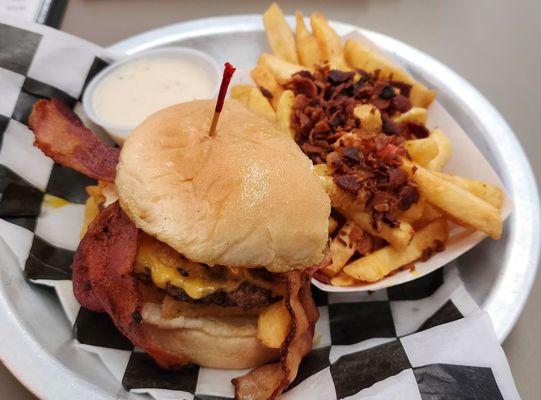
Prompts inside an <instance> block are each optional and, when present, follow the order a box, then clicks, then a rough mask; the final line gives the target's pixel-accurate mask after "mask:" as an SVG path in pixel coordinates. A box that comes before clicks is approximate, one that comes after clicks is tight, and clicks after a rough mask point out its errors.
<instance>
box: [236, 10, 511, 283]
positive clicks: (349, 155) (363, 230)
mask: <svg viewBox="0 0 541 400" xmlns="http://www.w3.org/2000/svg"><path fill="white" fill-rule="evenodd" d="M264 21H265V28H266V31H267V36H268V39H269V43H270V45H271V46H270V47H271V49H272V52H273V54H261V56H260V57H259V60H258V64H257V66H256V67H255V68H254V70H253V71H252V77H253V78H254V81H255V83H256V85H257V88H256V87H250V86H249V85H242V91H243V93H248V92H250V91H253V90H256V91H258V92H260V93H261V94H262V96H261V98H262V99H265V100H266V103H267V104H266V105H263V104H257V106H256V105H255V104H256V103H255V102H247V101H244V104H245V105H246V106H247V107H248V108H250V109H251V110H253V111H254V112H256V113H258V114H260V115H270V114H271V111H269V110H273V111H274V113H272V116H273V119H274V121H275V123H276V124H277V125H278V127H279V128H280V129H281V131H282V132H284V134H286V135H288V136H290V137H291V138H292V139H294V140H295V142H296V143H297V144H298V146H299V147H300V148H301V149H302V151H303V152H304V153H305V154H306V155H307V156H308V157H309V158H310V159H311V160H312V162H313V163H314V165H315V167H316V171H317V172H318V173H319V175H320V178H321V184H322V185H323V187H324V188H325V190H326V192H327V194H328V195H329V197H330V199H331V205H332V207H333V214H334V215H338V216H339V217H338V218H333V220H332V221H334V222H333V225H334V226H333V229H332V230H330V236H331V246H330V249H331V256H332V264H331V265H330V266H328V267H324V268H322V269H321V270H319V271H317V272H316V275H315V276H316V278H318V279H319V280H321V281H323V282H325V283H330V284H333V285H336V286H352V285H360V284H362V283H372V282H376V281H378V280H381V279H383V278H384V277H385V276H388V275H390V274H393V273H395V272H396V271H398V270H400V269H403V268H409V269H411V268H414V264H413V263H414V262H415V261H417V260H426V259H428V258H429V257H430V256H431V255H432V254H433V253H434V252H438V251H442V250H444V249H445V243H446V241H447V239H448V236H449V235H448V232H449V227H448V225H449V223H455V224H458V225H460V226H463V227H466V228H468V229H474V230H480V231H482V232H484V233H485V234H487V235H488V236H490V237H492V238H494V239H498V238H499V237H500V235H501V231H502V218H501V209H502V206H503V198H504V196H503V192H502V190H501V189H500V188H498V187H496V186H494V185H490V184H487V183H484V182H480V181H477V180H473V179H468V178H462V177H457V176H453V175H448V174H445V173H443V172H441V171H442V170H443V168H444V167H445V164H446V163H447V162H448V161H449V159H450V158H451V155H452V145H451V142H450V141H449V139H448V138H447V137H446V135H445V133H444V132H442V131H441V130H439V129H434V130H429V129H428V128H427V127H426V121H427V115H428V111H427V108H428V107H429V106H430V104H431V103H432V102H433V100H434V98H435V96H436V93H435V92H434V91H433V90H431V89H429V88H427V87H426V86H425V85H423V84H422V83H420V82H418V81H416V80H415V79H414V78H413V77H412V76H411V75H410V74H409V73H408V72H407V71H405V70H404V69H402V68H401V67H400V66H398V65H397V64H396V63H394V62H393V61H392V60H390V59H389V58H387V57H386V56H385V55H384V54H382V53H381V52H380V51H379V50H378V49H376V48H374V47H373V46H372V45H371V44H370V43H367V42H365V41H363V40H357V39H349V40H346V41H345V42H344V41H342V40H341V39H340V37H339V36H338V34H337V33H336V32H335V31H334V30H333V28H332V27H331V26H330V24H329V22H328V21H327V20H326V19H325V17H323V16H322V15H321V14H319V13H314V14H312V15H311V16H310V18H309V21H310V26H311V32H310V30H309V29H308V27H307V24H306V23H305V20H304V18H303V16H302V14H301V13H300V12H297V14H296V28H295V30H294V31H293V30H291V29H290V28H289V26H288V25H287V23H286V21H285V19H284V16H283V13H282V12H281V10H280V8H279V7H278V5H276V4H273V5H272V6H271V7H270V8H269V10H267V12H265V14H264ZM294 50H295V51H296V54H294ZM239 90H240V89H235V88H234V90H233V91H232V97H233V98H242V97H243V95H239ZM251 96H252V97H255V94H251ZM269 119H270V118H269ZM338 220H344V222H343V223H338V222H337V221H338Z"/></svg>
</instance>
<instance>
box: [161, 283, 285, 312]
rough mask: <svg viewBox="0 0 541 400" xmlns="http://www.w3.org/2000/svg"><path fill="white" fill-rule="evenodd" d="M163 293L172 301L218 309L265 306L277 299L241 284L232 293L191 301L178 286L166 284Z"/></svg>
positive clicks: (217, 294)
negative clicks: (215, 306)
mask: <svg viewBox="0 0 541 400" xmlns="http://www.w3.org/2000/svg"><path fill="white" fill-rule="evenodd" d="M165 292H166V293H167V294H168V295H169V296H171V297H173V298H174V299H177V300H180V301H184V302H186V303H194V304H215V305H217V306H220V307H233V306H235V307H241V308H254V307H262V306H266V305H268V304H270V303H273V302H274V301H276V300H277V299H278V297H276V296H275V295H274V294H273V293H272V292H271V291H270V290H267V289H263V288H260V287H257V286H255V285H252V284H250V283H248V282H242V283H241V284H240V285H239V287H237V288H236V289H235V290H233V291H232V292H224V291H218V292H214V293H212V294H209V295H208V296H205V297H203V298H201V299H193V298H191V297H190V296H188V294H186V292H185V291H184V290H183V289H181V288H179V287H178V286H174V285H171V284H170V283H168V284H167V285H166V287H165Z"/></svg>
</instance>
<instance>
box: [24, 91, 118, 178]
mask: <svg viewBox="0 0 541 400" xmlns="http://www.w3.org/2000/svg"><path fill="white" fill-rule="evenodd" d="M28 126H29V127H30V129H32V131H34V135H35V141H34V145H35V146H37V147H39V148H40V149H41V151H42V152H43V153H44V154H45V155H46V156H48V157H50V158H52V159H53V160H54V161H56V162H57V163H59V164H62V165H64V166H66V167H69V168H72V169H74V170H76V171H78V172H81V173H82V174H85V175H87V176H89V177H90V178H94V179H99V180H103V181H107V182H114V181H115V174H116V165H117V164H118V156H119V154H120V150H119V149H117V148H113V147H108V146H106V145H105V144H104V143H103V142H102V141H101V140H100V139H99V138H98V136H97V135H96V134H95V133H94V132H92V131H91V130H90V129H88V128H87V127H85V126H84V124H83V122H82V121H81V119H80V118H79V117H78V116H77V114H75V113H74V112H73V111H72V110H71V109H70V108H69V107H68V106H66V105H65V104H64V103H62V101H60V100H58V99H52V100H40V101H38V102H37V103H36V104H35V105H34V108H33V109H32V113H31V114H30V117H29V119H28Z"/></svg>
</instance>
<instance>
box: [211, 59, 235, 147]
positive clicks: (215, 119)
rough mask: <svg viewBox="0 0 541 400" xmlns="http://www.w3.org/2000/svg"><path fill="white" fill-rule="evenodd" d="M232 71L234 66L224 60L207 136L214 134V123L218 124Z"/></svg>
mask: <svg viewBox="0 0 541 400" xmlns="http://www.w3.org/2000/svg"><path fill="white" fill-rule="evenodd" d="M234 73H235V67H233V66H232V65H231V64H230V63H228V62H226V63H225V64H224V75H223V77H222V83H221V85H220V92H219V93H218V100H217V101H216V108H215V109H214V116H213V117H212V123H211V124H210V130H209V136H211V137H212V136H214V135H215V134H216V125H218V118H220V113H221V112H222V107H223V106H224V100H225V94H226V93H227V87H228V86H229V82H231V77H232V76H233V74H234Z"/></svg>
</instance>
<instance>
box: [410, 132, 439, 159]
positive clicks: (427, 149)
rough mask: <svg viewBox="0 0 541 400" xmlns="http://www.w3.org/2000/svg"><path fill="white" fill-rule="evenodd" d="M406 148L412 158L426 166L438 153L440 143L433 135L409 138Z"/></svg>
mask: <svg viewBox="0 0 541 400" xmlns="http://www.w3.org/2000/svg"><path fill="white" fill-rule="evenodd" d="M404 148H405V149H406V150H407V151H408V154H409V155H410V157H411V159H412V160H413V161H415V162H416V163H418V164H420V165H422V166H426V165H427V164H428V163H429V162H430V161H431V160H433V159H434V158H435V157H437V155H438V152H439V150H438V143H437V142H436V140H434V138H433V137H430V136H429V137H427V138H424V139H415V140H407V141H406V142H405V143H404Z"/></svg>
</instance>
